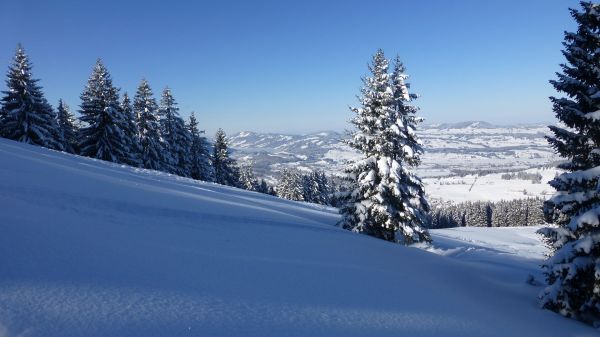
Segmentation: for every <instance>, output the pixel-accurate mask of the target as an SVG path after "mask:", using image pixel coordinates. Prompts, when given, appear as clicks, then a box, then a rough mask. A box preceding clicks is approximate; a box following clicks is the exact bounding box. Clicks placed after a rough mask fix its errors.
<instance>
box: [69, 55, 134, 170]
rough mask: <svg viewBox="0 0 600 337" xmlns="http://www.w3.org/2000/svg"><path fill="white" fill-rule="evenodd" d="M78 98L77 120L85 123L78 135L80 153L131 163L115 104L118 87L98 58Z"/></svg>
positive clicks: (119, 108) (121, 117)
mask: <svg viewBox="0 0 600 337" xmlns="http://www.w3.org/2000/svg"><path fill="white" fill-rule="evenodd" d="M80 97H81V105H80V111H79V113H80V115H81V117H80V120H81V122H82V123H83V124H84V125H85V126H84V127H82V128H81V129H80V132H79V135H78V138H79V139H78V144H79V149H80V154H81V155H83V156H87V157H92V158H97V159H102V160H107V161H111V162H115V163H122V164H129V163H131V162H133V161H134V159H133V158H132V150H131V148H130V147H129V142H128V140H127V135H126V134H125V132H124V130H125V127H126V123H127V121H126V119H125V117H124V116H123V113H122V111H121V107H120V105H119V90H118V89H117V88H116V87H114V86H113V83H112V78H111V76H110V74H109V73H108V70H107V69H106V67H105V66H104V64H102V61H101V60H100V59H98V60H97V61H96V65H95V66H94V69H93V70H92V74H91V75H90V78H89V79H88V83H87V85H86V87H85V89H84V91H83V93H82V94H81V96H80Z"/></svg>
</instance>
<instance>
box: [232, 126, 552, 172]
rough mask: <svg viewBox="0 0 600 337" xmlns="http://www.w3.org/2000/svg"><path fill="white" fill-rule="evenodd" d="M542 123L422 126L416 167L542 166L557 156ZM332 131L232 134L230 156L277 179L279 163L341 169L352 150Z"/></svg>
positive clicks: (462, 169) (481, 168) (471, 169)
mask: <svg viewBox="0 0 600 337" xmlns="http://www.w3.org/2000/svg"><path fill="white" fill-rule="evenodd" d="M547 133H548V128H547V126H546V125H545V124H541V123H540V124H532V125H523V126H495V125H493V124H490V123H487V122H480V121H469V122H460V123H445V124H430V125H423V126H422V127H421V128H420V130H419V135H420V137H421V140H422V141H423V145H424V148H425V155H424V156H423V161H422V165H421V167H420V168H419V171H420V173H421V175H424V176H448V175H454V174H463V173H464V172H465V171H468V172H478V171H506V170H516V169H527V168H531V167H538V166H540V165H547V164H549V163H551V162H554V161H555V160H557V159H558V158H557V156H556V155H555V154H554V151H553V150H552V148H550V146H549V145H548V143H547V142H546V140H545V139H544V136H545V135H546V134H547ZM344 137H345V134H343V133H339V132H335V131H324V132H315V133H310V134H304V135H293V134H274V133H257V132H240V133H238V134H234V135H231V138H230V141H231V146H232V148H233V149H234V156H235V157H237V158H238V159H240V160H242V161H251V162H253V164H254V166H255V170H256V172H257V173H258V174H259V175H261V176H263V177H266V178H267V179H270V180H272V181H273V180H276V179H277V176H278V172H279V171H280V170H281V169H282V168H283V167H296V168H299V169H322V170H325V171H327V172H329V173H332V174H334V173H337V172H340V171H341V170H342V168H343V167H344V163H345V162H346V160H348V159H354V158H356V156H357V154H356V153H355V152H354V151H352V150H351V149H349V148H348V147H347V146H345V145H343V144H342V143H341V142H340V141H341V140H342V139H343V138H344Z"/></svg>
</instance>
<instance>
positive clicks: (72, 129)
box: [56, 99, 78, 153]
mask: <svg viewBox="0 0 600 337" xmlns="http://www.w3.org/2000/svg"><path fill="white" fill-rule="evenodd" d="M56 121H57V125H58V134H59V139H60V142H61V143H62V147H63V149H64V150H65V151H66V152H68V153H77V152H78V150H77V127H76V126H75V116H73V114H72V113H71V109H69V106H68V105H67V104H65V103H64V102H63V100H62V99H59V100H58V108H57V109H56Z"/></svg>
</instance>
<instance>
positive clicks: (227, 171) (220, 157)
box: [212, 129, 240, 187]
mask: <svg viewBox="0 0 600 337" xmlns="http://www.w3.org/2000/svg"><path fill="white" fill-rule="evenodd" d="M212 159H213V168H214V171H215V182H216V183H218V184H221V185H228V186H234V187H240V174H239V169H238V167H237V164H236V162H235V160H234V159H232V158H230V157H229V149H228V145H227V137H226V135H225V132H224V131H223V130H222V129H219V130H218V131H217V133H216V134H215V144H214V147H213V156H212Z"/></svg>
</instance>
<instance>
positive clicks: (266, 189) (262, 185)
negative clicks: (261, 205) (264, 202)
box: [256, 179, 275, 195]
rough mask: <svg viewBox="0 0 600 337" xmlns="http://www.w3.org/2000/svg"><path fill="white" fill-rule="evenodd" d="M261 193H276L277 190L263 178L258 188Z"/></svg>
mask: <svg viewBox="0 0 600 337" xmlns="http://www.w3.org/2000/svg"><path fill="white" fill-rule="evenodd" d="M256 191H257V192H259V193H263V194H270V195H275V191H274V190H273V188H272V187H271V186H269V184H267V182H266V181H265V180H264V179H261V180H260V182H259V183H258V188H257V190H256Z"/></svg>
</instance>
